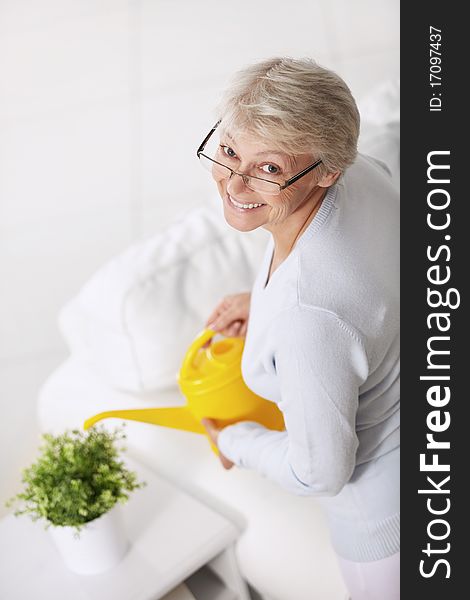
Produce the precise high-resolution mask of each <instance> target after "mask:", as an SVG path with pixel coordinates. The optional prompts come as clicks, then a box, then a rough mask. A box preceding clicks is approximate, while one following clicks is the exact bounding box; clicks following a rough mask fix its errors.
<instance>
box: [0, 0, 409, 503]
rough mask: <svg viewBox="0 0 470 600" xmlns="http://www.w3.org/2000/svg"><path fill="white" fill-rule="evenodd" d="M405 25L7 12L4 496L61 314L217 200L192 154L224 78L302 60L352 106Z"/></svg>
mask: <svg viewBox="0 0 470 600" xmlns="http://www.w3.org/2000/svg"><path fill="white" fill-rule="evenodd" d="M398 11H399V3H398V0H357V1H355V2H350V1H349V0H297V1H294V2H291V3H290V4H289V8H288V10H287V11H286V5H285V4H284V3H281V2H280V1H279V2H273V1H272V0H270V1H268V0H259V1H258V2H251V0H241V1H240V2H238V3H237V4H236V6H235V5H234V4H232V3H227V2H220V0H200V1H198V2H194V1H193V0H178V1H173V0H158V1H156V0H100V2H96V1H95V0H82V1H80V2H77V1H76V0H44V1H43V2H41V3H37V2H35V1H34V0H23V1H22V2H17V1H16V0H3V1H2V2H1V3H0V361H1V365H0V398H1V399H0V410H2V411H3V412H4V414H7V415H9V420H3V419H2V421H1V422H0V440H1V442H0V456H6V457H8V464H7V465H5V468H6V469H7V471H6V473H7V478H6V479H5V481H7V482H8V481H10V479H11V476H13V473H14V470H15V469H16V468H17V466H18V464H19V463H20V462H21V457H22V456H23V455H24V452H23V448H29V447H31V444H32V441H31V440H32V438H33V431H34V427H33V423H34V411H35V401H36V391H37V387H38V386H39V385H40V382H41V381H42V380H43V378H44V377H45V376H46V375H47V372H48V370H51V369H52V368H53V367H54V365H55V364H56V362H57V360H58V357H62V356H64V355H65V348H64V344H63V342H62V340H61V339H60V336H59V333H58V330H57V325H56V322H57V312H58V310H59V308H60V307H61V306H62V305H63V304H64V303H65V301H66V300H67V299H68V298H70V297H71V296H73V295H74V294H75V293H76V291H77V290H78V288H79V287H80V285H81V284H82V283H83V282H84V281H85V280H86V279H87V278H88V277H89V276H90V275H91V274H92V273H93V272H94V271H95V270H96V269H97V268H98V267H99V266H100V265H101V264H102V263H103V262H104V261H106V260H108V259H109V258H110V257H111V256H113V255H114V254H116V253H117V252H119V251H120V250H122V249H123V248H124V247H125V246H126V245H128V244H129V243H130V242H131V241H132V240H133V239H136V238H138V237H140V236H142V235H148V234H151V233H152V232H154V231H157V230H161V229H163V228H164V227H166V226H167V225H168V224H169V223H170V222H171V221H172V220H173V219H174V218H176V217H180V216H181V215H182V214H183V213H184V211H186V210H187V209H188V208H190V207H192V206H194V204H195V203H200V202H205V201H206V200H207V201H208V200H210V199H209V198H208V197H209V196H211V197H212V195H213V191H212V189H211V187H210V183H209V181H208V179H207V178H206V174H204V173H201V172H200V171H199V165H198V164H197V163H196V160H195V156H194V153H195V149H196V147H197V144H198V143H199V142H200V139H201V138H202V136H203V135H204V134H205V132H206V130H207V129H208V128H209V127H210V125H211V124H212V120H213V107H214V106H215V104H216V102H217V98H218V96H219V94H220V91H221V90H222V88H223V87H224V86H225V84H226V82H227V80H228V78H229V76H230V75H231V73H232V72H233V71H234V70H236V69H238V68H239V67H241V66H243V65H245V64H247V63H249V62H252V61H254V60H256V59H258V58H261V57H267V56H271V55H282V54H287V55H293V56H311V57H313V58H316V59H317V60H318V61H319V62H320V63H321V64H323V65H325V66H328V67H330V68H333V69H335V70H337V71H338V72H339V73H340V74H341V75H343V76H344V78H345V79H346V80H347V82H348V83H349V85H350V87H351V89H352V91H353V93H355V94H356V95H357V96H358V97H359V98H360V97H362V96H363V95H364V94H365V93H366V92H367V91H368V90H369V89H370V88H371V87H372V86H373V85H375V84H377V83H379V82H380V81H383V80H386V79H389V78H391V77H393V78H394V77H397V76H398V69H399V56H398V43H399V31H398V17H399V12H398ZM51 357H55V358H51ZM17 382H18V384H17ZM15 436H17V437H18V438H19V439H21V440H24V439H25V438H26V437H27V441H25V442H24V443H23V441H22V444H21V445H20V444H18V443H16V444H15V443H14V441H15V439H16V437H15ZM1 466H2V467H3V465H1ZM1 470H2V475H3V473H4V472H5V471H4V470H3V468H2V469H1ZM3 480H4V478H3V477H2V483H1V484H0V486H1V487H0V498H1V497H2V496H3V485H4V484H3Z"/></svg>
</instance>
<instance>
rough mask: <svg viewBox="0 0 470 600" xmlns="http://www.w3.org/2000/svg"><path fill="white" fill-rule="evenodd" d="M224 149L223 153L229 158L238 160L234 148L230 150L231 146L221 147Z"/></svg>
mask: <svg viewBox="0 0 470 600" xmlns="http://www.w3.org/2000/svg"><path fill="white" fill-rule="evenodd" d="M221 148H222V152H223V153H224V154H225V156H228V157H229V158H236V156H237V155H236V153H235V150H233V148H230V146H221Z"/></svg>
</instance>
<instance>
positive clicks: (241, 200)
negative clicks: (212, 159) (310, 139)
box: [212, 133, 330, 231]
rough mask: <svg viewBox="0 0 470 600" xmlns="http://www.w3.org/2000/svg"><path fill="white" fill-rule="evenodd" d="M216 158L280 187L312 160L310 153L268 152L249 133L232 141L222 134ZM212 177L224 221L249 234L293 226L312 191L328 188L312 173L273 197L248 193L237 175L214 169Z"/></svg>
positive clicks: (300, 215)
mask: <svg viewBox="0 0 470 600" xmlns="http://www.w3.org/2000/svg"><path fill="white" fill-rule="evenodd" d="M216 159H217V160H218V161H220V162H221V163H223V164H225V165H227V166H229V167H231V168H232V169H233V170H234V171H236V172H238V173H244V174H247V175H253V176H256V177H261V178H263V179H268V180H270V181H274V182H277V183H279V184H281V185H282V184H283V183H284V182H285V181H286V180H287V179H289V178H290V177H292V176H294V175H296V174H297V173H299V172H300V171H302V170H303V169H305V168H306V167H308V166H309V165H311V164H312V163H313V162H314V160H315V158H314V157H313V156H312V155H309V154H302V155H298V156H295V157H292V156H289V155H288V154H284V153H282V152H280V151H278V150H273V149H272V148H271V149H270V148H269V147H268V146H266V145H265V144H263V143H260V141H259V138H257V137H255V136H253V135H250V134H243V135H237V136H235V137H233V138H232V137H231V136H230V135H228V134H226V133H222V134H221V138H220V144H219V147H218V149H217V158H216ZM212 176H213V178H214V180H215V182H216V183H217V187H218V190H219V193H220V196H221V198H222V200H223V204H224V215H225V219H226V220H227V222H228V223H229V225H231V226H232V227H234V228H235V229H238V230H239V231H252V230H253V229H256V228H258V227H264V228H265V229H268V230H270V231H273V230H274V229H275V228H276V227H277V226H278V225H280V224H281V223H282V224H285V223H286V222H287V221H288V222H289V223H291V222H292V224H294V223H295V220H296V219H297V218H298V219H299V220H301V219H302V216H303V215H304V214H305V210H306V209H309V207H310V206H311V202H310V201H311V200H312V198H313V196H314V194H315V192H316V191H317V193H318V186H320V187H327V186H322V185H321V183H322V182H319V181H318V177H316V174H315V170H313V171H312V172H311V173H308V174H307V175H305V176H304V177H302V178H301V179H299V181H297V182H296V183H294V184H292V185H290V186H289V187H288V188H286V189H285V190H282V191H281V193H280V194H279V195H276V196H273V195H268V194H265V193H261V192H255V191H253V190H251V189H250V188H248V187H247V186H246V185H245V183H244V181H243V179H242V178H241V177H239V176H237V175H233V176H232V177H230V176H229V174H225V173H221V172H220V171H218V170H217V169H214V170H213V171H212ZM329 185H330V184H329ZM250 204H251V205H254V206H253V208H243V206H242V205H245V206H248V205H250ZM256 205H259V206H256Z"/></svg>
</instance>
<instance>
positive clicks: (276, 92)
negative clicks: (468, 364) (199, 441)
mask: <svg viewBox="0 0 470 600" xmlns="http://www.w3.org/2000/svg"><path fill="white" fill-rule="evenodd" d="M358 134H359V113H358V110H357V107H356V103H355V101H354V99H353V97H352V96H351V93H350V91H349V89H348V87H347V86H346V84H345V83H344V81H342V79H340V77H338V76H337V75H336V74H335V73H333V72H331V71H328V70H326V69H324V68H321V67H320V66H318V65H317V64H316V63H315V62H313V61H310V60H293V59H277V58H276V59H272V60H268V61H264V62H261V63H259V64H255V65H254V66H251V67H249V68H247V69H244V70H243V71H241V72H240V73H238V75H237V77H236V79H235V82H234V84H233V85H232V87H230V89H229V90H228V91H227V92H226V94H225V97H224V99H223V101H222V104H221V106H220V114H219V121H218V122H217V124H216V125H215V127H214V128H213V129H212V130H211V132H210V133H209V134H208V136H207V137H206V139H205V140H204V141H203V143H202V144H201V146H200V148H199V150H198V156H199V158H200V160H201V162H202V163H203V164H204V165H205V166H206V167H207V168H208V169H209V170H210V172H211V174H212V177H213V179H214V180H215V182H216V184H217V187H218V190H219V193H220V196H221V199H222V203H223V208H224V214H225V219H226V220H227V222H228V224H229V225H231V226H232V227H234V228H235V229H237V230H239V231H242V232H243V231H252V230H253V229H256V228H257V227H263V228H264V229H266V230H267V231H269V232H270V234H271V237H270V241H269V243H268V246H267V249H266V253H265V256H264V259H263V261H262V263H261V266H260V269H259V273H258V276H257V278H256V280H255V283H254V285H253V289H252V291H251V294H248V293H244V294H239V295H234V296H228V297H226V298H225V299H224V300H223V301H222V302H221V303H220V304H219V305H218V306H217V307H216V308H215V310H214V311H213V313H212V314H211V315H210V317H209V319H208V323H207V325H208V326H209V327H211V328H212V329H214V330H216V331H219V332H221V333H223V334H225V335H231V336H240V335H241V336H243V335H245V334H246V342H245V348H244V352H243V360H242V373H243V378H244V380H245V382H246V384H247V385H248V386H249V387H250V388H251V389H252V390H253V391H254V392H256V393H257V394H259V395H260V396H262V397H264V398H267V399H268V400H271V401H272V402H276V403H277V405H278V406H279V408H280V410H281V411H282V413H283V415H284V420H285V425H286V429H285V431H282V432H279V431H271V430H268V429H265V428H264V427H262V426H261V425H259V424H257V423H254V422H241V423H237V424H235V425H230V426H228V427H225V428H224V429H218V428H217V426H216V423H215V422H214V421H211V420H205V426H206V428H207V430H208V432H209V435H210V436H211V438H212V440H213V441H214V443H215V444H217V446H218V448H219V451H220V458H221V460H222V464H223V465H224V466H225V467H226V468H230V467H231V466H233V464H235V465H237V466H239V467H242V468H247V469H255V470H256V471H258V472H259V473H260V474H262V475H264V476H266V477H268V478H269V479H271V480H273V481H275V482H278V483H279V484H280V485H281V486H283V487H284V488H285V489H287V490H289V491H291V492H292V493H295V494H302V495H311V496H316V497H318V500H319V502H320V503H321V504H322V505H323V507H324V509H325V512H326V516H327V519H328V523H329V525H330V530H331V539H332V544H333V546H334V549H335V551H336V553H337V555H338V560H339V565H340V568H341V570H342V573H343V576H344V579H345V582H346V585H347V587H348V589H349V593H350V595H351V597H352V599H353V600H363V599H377V600H378V599H380V600H391V599H394V600H395V599H397V598H398V597H399V443H400V442H399V364H400V362H399V248H398V242H399V234H398V227H399V205H398V198H397V193H396V191H395V189H394V187H393V186H392V183H391V180H390V177H389V174H388V172H387V171H386V169H385V168H384V166H383V165H382V164H380V163H378V162H377V161H375V160H373V159H372V158H369V157H367V156H362V155H360V154H358V153H357V139H358Z"/></svg>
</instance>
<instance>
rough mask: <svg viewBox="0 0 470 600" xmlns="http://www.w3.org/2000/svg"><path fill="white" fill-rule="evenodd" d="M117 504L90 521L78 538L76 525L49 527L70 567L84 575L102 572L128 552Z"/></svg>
mask: <svg viewBox="0 0 470 600" xmlns="http://www.w3.org/2000/svg"><path fill="white" fill-rule="evenodd" d="M120 509H121V507H120V506H119V505H118V504H117V505H116V506H114V507H113V508H112V509H111V510H110V511H109V512H107V513H105V514H104V515H102V516H101V517H99V518H98V519H95V520H94V521H90V522H89V523H87V524H86V525H85V526H84V527H83V529H82V530H81V531H80V534H79V535H80V537H79V538H77V537H76V530H75V528H74V527H55V526H53V525H52V526H51V527H49V529H48V531H49V533H50V534H51V536H52V539H53V540H54V543H55V545H56V547H57V549H58V550H59V552H60V554H61V556H62V558H63V560H64V562H65V564H66V565H67V567H68V568H69V569H70V570H71V571H74V572H75V573H79V574H80V575H92V574H96V573H102V572H103V571H107V570H108V569H111V568H112V567H114V566H115V565H116V564H117V563H118V562H119V561H120V560H121V559H122V558H123V557H124V554H125V553H126V551H127V549H128V547H129V542H128V539H127V536H126V531H125V528H124V524H123V523H122V519H121V514H120Z"/></svg>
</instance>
